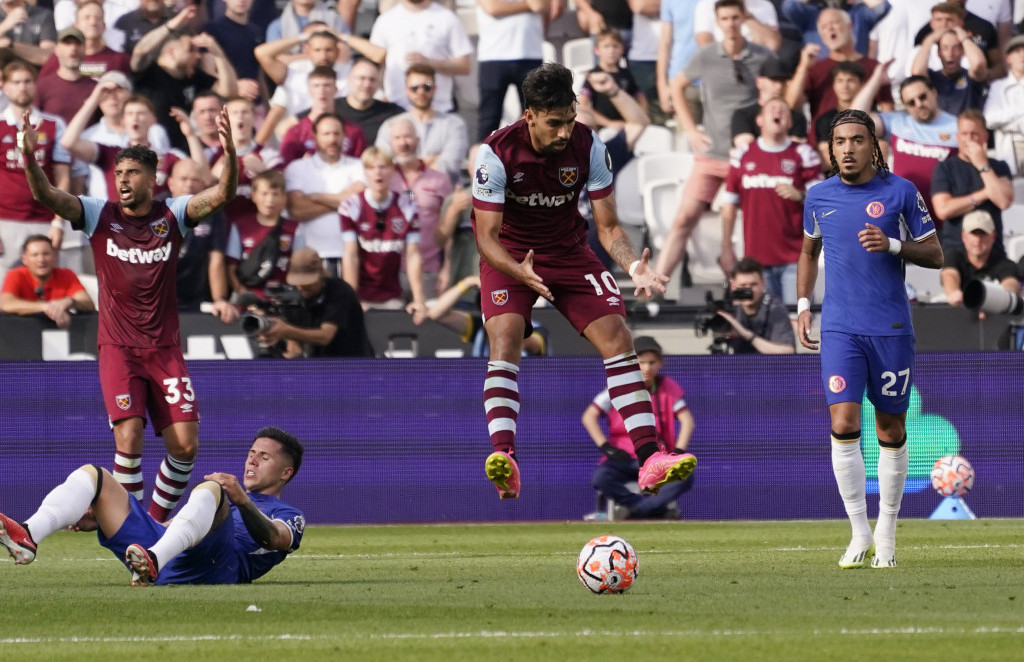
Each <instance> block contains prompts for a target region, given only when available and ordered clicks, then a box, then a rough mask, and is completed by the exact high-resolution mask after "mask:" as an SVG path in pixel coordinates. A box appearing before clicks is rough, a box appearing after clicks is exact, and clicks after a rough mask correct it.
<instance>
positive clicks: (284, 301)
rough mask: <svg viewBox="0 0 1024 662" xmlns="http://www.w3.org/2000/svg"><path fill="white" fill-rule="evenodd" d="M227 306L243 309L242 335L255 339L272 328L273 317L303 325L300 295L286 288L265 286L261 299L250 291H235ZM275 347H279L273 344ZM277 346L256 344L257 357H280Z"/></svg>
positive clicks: (284, 286)
mask: <svg viewBox="0 0 1024 662" xmlns="http://www.w3.org/2000/svg"><path fill="white" fill-rule="evenodd" d="M231 303H232V304H233V305H236V306H240V307H242V308H245V309H246V310H245V312H244V313H242V317H241V320H240V324H241V326H242V332H243V333H245V335H247V336H249V337H250V338H256V337H258V336H259V335H261V334H263V333H264V332H266V331H267V330H268V329H270V327H272V326H273V325H274V321H273V320H272V319H271V318H273V317H279V318H281V319H283V320H285V321H287V322H289V323H290V324H296V325H299V326H304V325H303V324H302V321H301V318H302V317H304V311H305V307H304V306H303V305H302V294H301V293H300V292H299V291H298V290H296V289H295V288H294V287H290V286H288V285H268V286H267V287H266V289H264V291H263V297H259V296H257V295H255V294H253V293H252V292H241V293H239V292H236V293H235V294H233V295H231ZM277 345H283V342H282V343H277ZM277 345H275V346H264V345H262V344H261V345H260V346H259V350H260V355H261V356H280V355H281V352H282V351H283V350H282V349H281V348H280V347H278V346H277Z"/></svg>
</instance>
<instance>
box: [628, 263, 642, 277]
mask: <svg viewBox="0 0 1024 662" xmlns="http://www.w3.org/2000/svg"><path fill="white" fill-rule="evenodd" d="M639 266H640V260H633V264H631V265H629V277H630V278H632V277H633V274H635V273H636V268H637V267H639Z"/></svg>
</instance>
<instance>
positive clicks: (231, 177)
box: [185, 109, 238, 228]
mask: <svg viewBox="0 0 1024 662" xmlns="http://www.w3.org/2000/svg"><path fill="white" fill-rule="evenodd" d="M217 133H218V134H219V135H220V144H221V146H222V147H223V148H224V158H223V162H224V167H223V168H222V169H221V171H220V178H219V180H218V181H217V183H216V184H214V185H213V186H211V187H210V188H208V189H204V190H202V191H200V192H199V193H196V194H195V195H194V196H192V199H191V200H189V201H188V206H187V207H186V208H185V211H186V220H185V224H186V225H188V226H189V227H193V228H194V227H195V226H197V225H199V221H201V220H203V219H204V218H206V217H207V216H209V215H210V214H212V213H213V212H215V211H217V210H218V209H220V208H221V207H223V206H224V205H226V204H227V203H229V202H231V200H233V199H234V197H235V190H236V189H237V188H238V158H237V155H236V154H235V142H234V140H233V139H232V138H231V124H230V122H228V111H227V109H222V110H221V111H220V116H219V117H218V118H217Z"/></svg>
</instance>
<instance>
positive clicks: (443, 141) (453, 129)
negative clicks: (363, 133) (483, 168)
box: [374, 64, 469, 185]
mask: <svg viewBox="0 0 1024 662" xmlns="http://www.w3.org/2000/svg"><path fill="white" fill-rule="evenodd" d="M435 78H436V74H435V72H434V68H433V67H432V66H430V65H429V64H412V65H409V69H408V71H406V72H405V93H406V95H407V96H408V99H409V104H410V107H409V110H408V111H406V112H404V113H402V114H400V115H396V116H394V117H391V118H388V119H387V120H386V121H385V122H384V124H383V125H381V127H380V131H378V132H377V139H376V140H375V141H374V144H375V145H377V147H379V148H381V149H384V150H391V134H392V130H391V127H392V126H394V123H395V122H398V121H405V122H411V123H412V125H413V128H414V129H416V136H417V138H418V139H419V151H418V156H419V158H420V160H422V161H423V163H424V164H425V165H426V166H427V167H428V168H432V169H433V170H437V171H438V172H441V173H443V174H445V175H447V176H448V178H449V179H450V180H451V182H452V184H453V185H454V184H455V183H457V182H458V181H459V176H460V174H461V170H462V163H463V161H464V160H465V157H466V150H467V149H469V134H468V132H467V131H466V123H465V121H463V119H462V118H461V117H459V115H458V114H456V113H445V112H438V111H437V110H436V109H435V108H434V95H435V93H436V92H437V82H436V80H435Z"/></svg>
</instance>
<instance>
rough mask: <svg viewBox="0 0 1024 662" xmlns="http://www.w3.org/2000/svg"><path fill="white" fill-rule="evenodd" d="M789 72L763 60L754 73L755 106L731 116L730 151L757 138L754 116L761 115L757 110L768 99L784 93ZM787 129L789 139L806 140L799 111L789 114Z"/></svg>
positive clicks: (774, 60) (779, 64)
mask: <svg viewBox="0 0 1024 662" xmlns="http://www.w3.org/2000/svg"><path fill="white" fill-rule="evenodd" d="M791 75H792V72H791V71H789V70H788V69H787V68H786V66H785V65H784V64H783V63H782V62H781V61H779V60H778V59H777V58H770V59H768V60H765V62H764V64H762V65H761V69H760V70H759V71H758V72H757V80H756V81H755V83H756V85H757V102H755V103H752V104H750V105H749V106H743V107H742V108H737V109H736V111H735V112H733V114H732V144H733V146H734V147H739V146H741V145H749V144H750V143H752V142H754V140H755V139H756V138H758V137H760V135H761V129H759V128H758V126H757V116H758V115H760V114H761V106H763V105H764V104H765V103H767V102H768V101H769V100H771V99H781V98H782V94H783V92H785V90H786V83H787V82H788V81H789V78H790V76H791ZM789 115H790V121H791V123H792V124H791V126H790V128H789V136H790V137H791V138H796V139H797V140H807V116H806V115H804V114H803V111H798V110H790V113H789Z"/></svg>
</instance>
